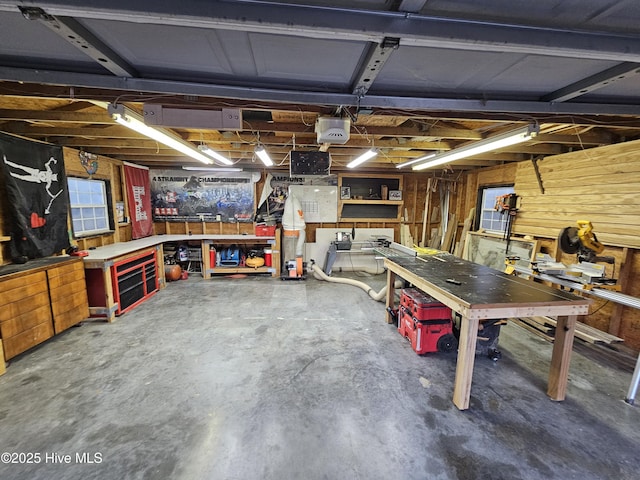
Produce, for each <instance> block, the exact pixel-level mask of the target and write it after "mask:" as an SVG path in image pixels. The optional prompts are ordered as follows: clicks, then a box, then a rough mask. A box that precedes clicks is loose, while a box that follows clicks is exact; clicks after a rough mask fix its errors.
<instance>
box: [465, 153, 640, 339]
mask: <svg viewBox="0 0 640 480" xmlns="http://www.w3.org/2000/svg"><path fill="white" fill-rule="evenodd" d="M538 166H539V172H540V176H541V180H542V185H543V188H544V193H542V190H541V189H540V187H539V184H538V181H537V178H536V175H535V170H534V168H533V163H532V162H518V163H513V164H506V165H503V166H499V167H493V168H485V169H481V170H476V171H473V172H471V173H469V174H467V175H466V183H465V198H464V201H463V202H461V203H460V204H459V205H461V206H462V207H459V208H470V207H472V206H474V205H475V201H476V197H477V192H478V188H480V187H482V186H491V185H500V184H505V183H513V184H514V186H515V191H516V193H517V194H518V195H519V196H520V197H521V203H520V208H519V210H518V214H517V216H516V218H515V221H514V225H513V233H514V235H517V236H525V235H530V236H532V237H534V238H536V239H538V244H539V246H540V249H541V250H542V251H543V252H545V253H549V254H550V255H552V256H554V257H556V258H557V259H558V260H560V261H562V262H564V263H565V264H571V263H575V262H576V257H575V255H568V254H565V253H563V252H561V251H559V249H558V247H557V241H556V240H557V237H558V234H559V233H560V231H561V230H562V229H563V228H565V227H568V226H574V225H575V224H576V221H577V220H590V221H591V222H592V223H593V226H594V231H595V233H596V235H597V237H598V240H599V241H601V242H602V243H603V244H604V245H605V247H606V250H605V252H603V255H608V256H613V257H615V260H616V263H615V267H614V266H610V265H607V266H606V270H607V275H608V276H611V277H614V278H618V279H619V281H618V283H619V284H620V286H621V288H622V292H624V293H626V294H629V295H632V296H634V297H639V298H640V254H639V253H638V250H637V249H638V248H640V215H639V214H638V209H639V207H640V193H639V190H640V142H639V141H634V142H627V143H623V144H618V145H610V146H606V147H601V148H594V149H589V150H584V151H580V152H572V153H567V154H562V155H555V156H551V157H546V158H544V159H543V160H540V161H538ZM591 298H593V297H591ZM590 311H591V313H590V314H589V315H586V316H585V317H584V318H582V321H584V322H585V323H587V324H589V325H591V326H593V327H596V328H598V329H600V330H603V331H606V332H609V333H612V334H614V335H617V336H619V337H621V338H623V339H624V340H625V344H626V345H627V346H629V347H631V348H634V349H636V350H640V310H637V309H633V308H629V307H621V306H619V305H616V304H614V303H611V302H609V303H607V302H606V301H604V300H600V299H597V298H595V299H594V302H593V304H592V306H591V308H590Z"/></svg>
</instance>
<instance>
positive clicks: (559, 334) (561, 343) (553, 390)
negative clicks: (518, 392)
mask: <svg viewBox="0 0 640 480" xmlns="http://www.w3.org/2000/svg"><path fill="white" fill-rule="evenodd" d="M577 319H578V317H577V315H569V316H559V317H558V322H557V324H556V337H555V340H554V342H553V353H552V355H551V370H550V372H549V384H548V387H547V395H549V397H551V399H552V400H557V401H562V400H564V397H565V395H566V392H567V381H568V379H569V363H570V362H571V350H572V349H573V335H574V333H575V330H576V321H577Z"/></svg>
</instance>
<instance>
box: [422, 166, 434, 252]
mask: <svg viewBox="0 0 640 480" xmlns="http://www.w3.org/2000/svg"><path fill="white" fill-rule="evenodd" d="M430 198H431V178H428V179H427V196H426V197H425V199H424V212H423V214H422V239H421V240H420V246H421V247H425V246H426V244H425V241H426V237H427V225H429V216H430V215H429V199H430Z"/></svg>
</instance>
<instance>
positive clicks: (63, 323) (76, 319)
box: [47, 260, 89, 334]
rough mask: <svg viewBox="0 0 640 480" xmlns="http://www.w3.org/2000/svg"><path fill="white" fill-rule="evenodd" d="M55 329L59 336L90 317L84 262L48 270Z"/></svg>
mask: <svg viewBox="0 0 640 480" xmlns="http://www.w3.org/2000/svg"><path fill="white" fill-rule="evenodd" d="M47 278H48V280H49V295H50V297H51V311H52V312H53V328H54V330H55V333H56V334H58V333H60V332H62V331H64V330H66V329H67V328H69V327H71V326H73V325H76V324H78V323H80V322H81V321H82V320H84V319H86V318H87V317H88V316H89V302H88V299H87V285H86V281H85V277H84V265H83V263H82V260H79V261H77V262H73V263H71V264H67V265H63V266H60V267H55V268H51V269H49V270H47Z"/></svg>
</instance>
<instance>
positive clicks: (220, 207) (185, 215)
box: [150, 169, 260, 223]
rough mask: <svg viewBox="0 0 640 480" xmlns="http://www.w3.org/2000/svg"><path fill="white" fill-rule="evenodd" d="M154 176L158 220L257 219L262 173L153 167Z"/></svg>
mask: <svg viewBox="0 0 640 480" xmlns="http://www.w3.org/2000/svg"><path fill="white" fill-rule="evenodd" d="M150 176H151V189H152V192H153V199H152V202H153V218H154V220H155V221H160V222H228V223H236V222H252V221H253V209H254V197H255V193H254V190H255V188H254V183H255V182H256V181H257V179H259V178H260V174H259V173H258V174H257V175H255V174H252V173H250V172H225V173H218V172H211V171H206V170H203V171H188V172H186V171H184V170H156V169H152V170H151V171H150Z"/></svg>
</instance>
